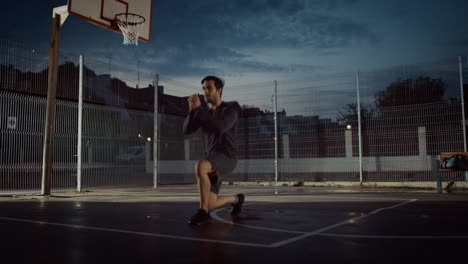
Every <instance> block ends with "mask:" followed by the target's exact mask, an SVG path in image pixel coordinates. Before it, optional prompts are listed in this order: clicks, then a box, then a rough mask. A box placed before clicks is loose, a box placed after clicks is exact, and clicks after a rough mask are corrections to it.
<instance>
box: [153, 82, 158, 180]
mask: <svg viewBox="0 0 468 264" xmlns="http://www.w3.org/2000/svg"><path fill="white" fill-rule="evenodd" d="M158 97H159V74H156V80H155V85H154V124H153V133H154V134H153V188H157V187H158V159H159V156H158V144H159V132H158V130H159V122H158V121H159V105H158V101H159V99H158Z"/></svg>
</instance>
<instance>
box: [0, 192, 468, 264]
mask: <svg viewBox="0 0 468 264" xmlns="http://www.w3.org/2000/svg"><path fill="white" fill-rule="evenodd" d="M241 191H242V192H244V193H246V195H247V199H246V205H245V207H244V210H243V212H242V213H241V215H240V217H239V218H236V219H233V218H231V216H230V214H229V211H230V208H229V207H225V208H220V209H217V210H214V211H212V212H211V215H212V220H211V222H210V223H208V224H205V225H203V226H200V227H191V226H189V225H187V220H188V219H189V217H190V216H191V215H192V214H193V213H194V212H195V210H196V209H197V206H198V203H197V194H196V187H195V186H186V187H163V188H161V189H156V190H154V189H151V188H140V189H138V188H135V189H120V190H101V191H95V192H93V193H89V194H86V195H81V194H75V193H70V194H67V193H64V194H57V195H56V196H52V197H50V198H48V199H46V198H43V197H37V196H29V197H20V198H11V197H3V198H1V199H0V234H1V235H0V252H1V255H0V259H1V263H450V262H451V261H457V262H459V261H462V262H465V261H466V255H465V253H464V252H465V251H464V250H466V248H467V246H468V195H467V194H464V193H457V194H435V193H430V192H405V191H401V192H395V191H379V192H370V191H367V192H363V191H334V190H320V189H319V190H317V189H312V188H305V187H303V188H279V189H275V190H273V189H272V188H271V187H257V188H248V187H231V188H230V187H223V190H222V194H229V193H237V192H241ZM274 191H277V192H278V194H275V192H274Z"/></svg>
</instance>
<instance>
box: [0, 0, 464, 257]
mask: <svg viewBox="0 0 468 264" xmlns="http://www.w3.org/2000/svg"><path fill="white" fill-rule="evenodd" d="M95 2H96V3H95ZM95 4H96V5H97V4H98V6H96V7H94V5H95ZM68 14H72V15H74V16H75V17H79V18H84V19H85V20H90V21H89V22H91V23H93V24H96V25H98V26H101V27H105V28H106V29H108V30H110V31H115V32H118V33H122V31H123V32H124V37H123V42H124V44H125V45H135V44H138V41H139V40H140V41H150V40H151V36H150V34H151V1H91V0H69V4H68V5H67V6H63V7H60V8H57V9H55V11H54V22H53V23H54V25H55V30H56V31H55V33H53V34H56V37H54V38H53V39H52V49H51V51H44V50H39V49H35V48H33V47H32V46H31V45H28V44H24V43H19V42H15V41H11V40H7V39H0V67H1V68H0V121H1V122H0V134H1V139H0V207H1V209H2V210H1V211H2V213H1V214H0V230H1V233H2V236H0V241H1V242H0V244H1V245H2V249H3V251H4V252H5V253H6V255H5V256H4V257H5V258H7V259H9V258H10V257H11V258H12V259H13V258H14V259H15V260H16V261H20V262H26V261H27V262H31V261H38V260H39V261H40V262H45V261H47V262H54V263H64V262H67V263H68V262H74V263H89V262H111V261H121V260H122V261H131V262H138V263H140V262H150V261H152V262H154V261H163V262H191V263H207V262H228V263H238V262H242V263H244V262H245V263H258V262H261V261H270V262H279V261H291V262H295V263H296V262H298V263H306V262H307V263H310V262H311V261H312V260H314V261H319V262H325V261H327V262H344V261H351V262H357V261H363V260H364V261H368V262H377V261H379V262H381V261H382V260H384V261H385V260H387V261H388V262H396V261H397V262H400V261H403V260H407V259H412V258H416V259H417V261H418V262H423V261H424V262H430V263H432V262H434V263H435V262H440V261H451V260H457V256H456V255H453V254H450V253H448V254H447V253H446V252H447V250H450V251H455V252H462V251H461V250H462V249H463V246H464V244H466V241H467V239H468V230H467V228H466V227H465V225H464V221H466V219H467V218H468V215H467V213H466V212H467V210H466V207H467V205H468V203H467V196H466V193H465V192H464V190H463V188H466V186H467V184H466V181H467V179H468V178H467V173H466V171H464V170H450V171H444V172H440V171H439V168H440V161H439V160H440V155H441V153H444V152H466V151H467V143H466V142H467V136H466V122H465V113H466V109H465V102H464V101H465V94H464V92H466V91H465V88H466V87H467V85H466V81H465V79H466V76H467V75H468V66H467V65H468V61H467V58H466V57H465V56H460V57H454V58H448V59H444V60H438V61H431V62H428V63H425V64H415V65H402V66H395V67H392V68H386V69H379V70H356V71H354V72H345V73H336V74H327V75H317V76H305V77H304V78H295V79H286V80H266V81H262V82H257V83H249V84H245V85H236V86H234V85H229V83H227V85H226V87H225V90H224V92H223V100H225V101H238V102H239V103H240V104H241V105H242V108H243V113H242V117H241V118H240V120H239V127H238V131H237V147H238V157H239V162H238V165H237V167H236V169H235V170H234V172H233V173H232V174H230V175H229V176H228V177H226V178H225V179H224V185H223V187H222V190H221V192H222V193H223V194H229V193H238V192H243V193H245V194H246V197H247V200H246V205H245V207H244V211H243V212H242V214H241V216H239V217H237V218H232V217H231V216H230V215H229V210H230V208H220V209H217V210H215V211H213V212H211V216H212V220H211V223H210V224H208V225H204V226H201V227H197V228H193V227H189V226H188V225H187V220H188V218H189V217H190V215H191V214H192V213H193V212H194V210H195V209H197V207H198V200H199V196H198V189H197V187H196V186H195V183H196V179H195V176H194V163H195V162H196V161H197V160H198V159H200V158H201V157H202V155H203V153H204V151H205V150H204V142H203V137H202V134H201V133H200V131H198V132H197V133H195V134H192V135H190V136H186V135H184V134H183V133H182V124H183V121H184V119H185V116H186V114H187V111H188V105H187V97H188V96H189V95H191V94H194V93H202V91H201V85H200V84H199V83H186V82H185V81H180V80H177V79H175V78H170V77H169V76H164V75H161V74H159V73H158V72H144V71H141V70H140V69H139V68H138V69H136V70H135V68H136V67H134V68H130V67H129V66H124V65H121V64H118V63H117V62H115V61H114V62H112V60H111V58H109V60H108V61H103V60H102V59H101V60H99V59H95V58H92V57H88V56H87V55H86V54H84V55H81V56H80V55H70V54H62V53H60V52H59V45H58V43H59V34H67V33H66V32H67V30H66V19H67V16H68ZM122 28H123V29H122ZM60 31H62V32H60ZM429 61H430V60H429ZM50 69H52V70H50ZM202 77H203V76H201V77H200V79H201V78H202ZM47 98H48V99H47ZM51 98H52V99H53V100H52V99H51ZM54 98H57V101H56V102H54V100H55V99H54ZM54 109H55V110H54ZM437 177H439V179H441V180H442V184H443V185H441V182H440V181H439V182H437V179H438V178H437ZM376 186H386V188H374V187H376ZM454 186H455V187H458V188H459V189H460V190H459V191H458V192H454V193H448V191H449V188H448V187H454ZM394 187H403V188H394ZM410 187H412V188H411V189H409V188H410ZM436 188H438V190H436ZM442 188H446V190H447V192H443V193H442ZM436 191H438V192H439V193H437V192H436ZM31 234H34V235H31ZM20 247H21V250H23V251H24V252H28V254H22V255H13V252H15V251H17V250H19V248H20ZM51 247H53V248H54V250H53V252H52V251H51V250H50V248H51Z"/></svg>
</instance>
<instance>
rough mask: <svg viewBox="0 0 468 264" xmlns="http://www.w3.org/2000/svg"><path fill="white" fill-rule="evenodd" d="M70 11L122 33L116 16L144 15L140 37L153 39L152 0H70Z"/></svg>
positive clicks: (141, 38)
mask: <svg viewBox="0 0 468 264" xmlns="http://www.w3.org/2000/svg"><path fill="white" fill-rule="evenodd" d="M68 13H70V14H72V15H75V16H78V17H80V18H82V19H84V20H86V21H88V22H91V23H93V24H95V25H98V26H101V27H104V28H106V29H109V30H112V31H116V32H119V33H120V30H119V28H118V26H117V25H116V23H115V16H116V15H117V14H121V13H133V14H137V15H140V16H142V17H144V19H145V22H144V24H143V25H141V29H140V35H139V39H140V40H143V41H146V42H149V41H150V39H151V15H152V0H68Z"/></svg>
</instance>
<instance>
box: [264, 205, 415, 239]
mask: <svg viewBox="0 0 468 264" xmlns="http://www.w3.org/2000/svg"><path fill="white" fill-rule="evenodd" d="M415 201H417V199H412V200H409V201H405V202H402V203H399V204H397V205H393V206H388V207H383V208H379V209H376V210H374V211H372V212H370V213H368V214H365V215H362V216H359V217H355V218H352V219H348V220H345V221H341V222H339V223H336V224H334V225H330V226H326V227H323V228H320V229H317V230H315V231H312V232H307V233H305V234H302V235H300V236H296V237H293V238H290V239H286V240H282V241H279V242H276V243H273V244H271V245H270V246H271V247H281V246H285V245H287V244H290V243H293V242H295V241H298V240H302V239H305V238H308V237H311V236H315V235H318V234H320V233H323V232H325V231H327V230H330V229H333V228H336V227H339V226H342V225H345V224H348V223H350V222H354V221H357V220H359V219H363V218H366V217H369V216H371V215H374V214H376V213H378V212H381V211H383V210H390V209H394V208H397V207H399V206H403V205H405V204H408V203H411V202H415Z"/></svg>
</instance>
